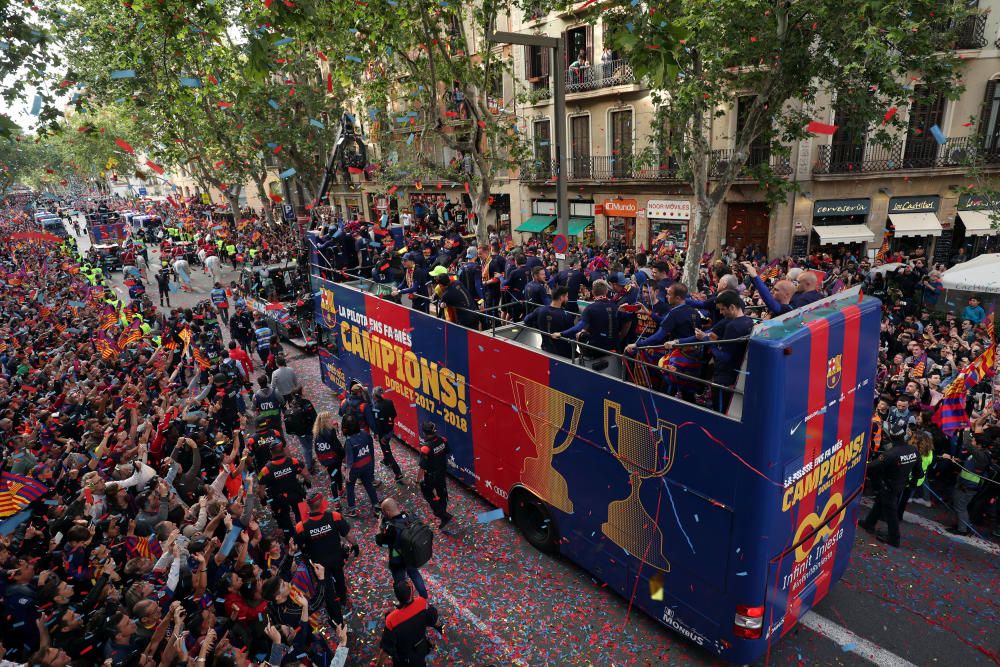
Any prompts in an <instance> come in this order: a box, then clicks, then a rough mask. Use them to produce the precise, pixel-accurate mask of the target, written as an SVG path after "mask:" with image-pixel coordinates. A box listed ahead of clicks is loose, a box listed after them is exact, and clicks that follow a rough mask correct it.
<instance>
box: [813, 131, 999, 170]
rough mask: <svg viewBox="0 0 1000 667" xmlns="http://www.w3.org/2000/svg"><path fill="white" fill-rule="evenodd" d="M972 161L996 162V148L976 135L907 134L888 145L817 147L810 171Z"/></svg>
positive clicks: (939, 165)
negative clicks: (939, 137) (938, 137)
mask: <svg viewBox="0 0 1000 667" xmlns="http://www.w3.org/2000/svg"><path fill="white" fill-rule="evenodd" d="M972 161H981V162H983V163H985V164H987V165H997V164H1000V150H997V149H996V148H987V147H984V146H983V145H982V142H981V141H980V140H979V139H977V138H976V137H953V138H950V139H947V140H945V142H944V143H943V144H939V143H938V142H937V141H936V140H935V139H934V138H933V137H911V138H910V139H909V140H907V141H902V140H900V141H895V142H893V143H891V144H888V145H877V144H876V145H868V144H855V143H834V144H827V145H825V146H820V147H819V158H818V159H817V160H816V164H815V165H814V166H813V173H814V174H867V173H879V172H893V171H907V170H913V169H917V170H919V169H962V168H964V167H965V166H966V165H967V164H969V163H970V162H972Z"/></svg>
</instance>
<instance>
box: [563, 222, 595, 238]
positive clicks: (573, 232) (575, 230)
mask: <svg viewBox="0 0 1000 667" xmlns="http://www.w3.org/2000/svg"><path fill="white" fill-rule="evenodd" d="M592 224H594V219H593V218H570V219H569V232H568V233H569V235H570V236H579V235H580V234H582V233H583V230H585V229H586V228H587V227H590V226H591V225H592Z"/></svg>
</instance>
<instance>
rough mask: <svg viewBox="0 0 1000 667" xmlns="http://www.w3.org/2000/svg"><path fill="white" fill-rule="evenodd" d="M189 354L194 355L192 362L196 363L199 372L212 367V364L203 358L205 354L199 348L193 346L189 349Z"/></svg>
mask: <svg viewBox="0 0 1000 667" xmlns="http://www.w3.org/2000/svg"><path fill="white" fill-rule="evenodd" d="M191 354H193V355H194V360H195V361H197V362H198V366H199V367H200V368H201V370H206V369H208V368H211V367H212V362H211V361H209V360H208V357H206V356H205V353H204V352H202V351H201V348H200V347H198V346H195V347H193V348H191Z"/></svg>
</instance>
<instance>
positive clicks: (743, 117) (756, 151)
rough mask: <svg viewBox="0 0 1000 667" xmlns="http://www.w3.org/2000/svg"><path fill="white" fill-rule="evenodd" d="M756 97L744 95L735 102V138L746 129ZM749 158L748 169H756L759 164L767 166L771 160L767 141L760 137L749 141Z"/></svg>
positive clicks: (758, 135)
mask: <svg viewBox="0 0 1000 667" xmlns="http://www.w3.org/2000/svg"><path fill="white" fill-rule="evenodd" d="M756 98H757V96H756V95H744V96H742V97H740V98H739V99H737V101H736V136H737V137H740V135H742V134H743V132H744V130H745V129H746V125H747V121H748V120H749V117H750V109H751V108H752V107H753V104H754V101H755V100H756ZM749 153H750V155H749V157H747V164H746V166H748V167H756V166H757V165H759V164H767V162H768V161H769V160H770V159H771V144H770V143H769V141H768V140H767V139H764V138H762V137H761V136H760V133H759V132H758V134H757V136H755V137H753V139H752V140H751V141H750V150H749Z"/></svg>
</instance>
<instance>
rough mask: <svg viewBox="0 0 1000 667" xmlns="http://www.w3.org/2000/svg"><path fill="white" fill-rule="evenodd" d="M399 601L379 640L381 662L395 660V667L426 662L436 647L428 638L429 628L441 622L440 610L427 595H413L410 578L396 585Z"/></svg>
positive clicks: (388, 615)
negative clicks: (439, 617)
mask: <svg viewBox="0 0 1000 667" xmlns="http://www.w3.org/2000/svg"><path fill="white" fill-rule="evenodd" d="M393 592H394V593H395V594H396V599H397V600H399V604H397V605H396V609H393V610H392V611H390V612H389V613H388V614H386V617H385V629H384V630H383V631H382V641H381V642H380V643H379V649H380V653H379V657H378V664H379V665H384V664H385V661H386V659H387V658H388V659H389V660H392V665H393V667H415V666H416V665H425V664H427V656H428V654H429V653H430V652H431V651H432V650H433V648H434V646H433V644H431V642H430V640H428V639H427V628H435V629H437V631H438V632H441V627H440V626H439V625H438V611H437V609H435V608H434V606H433V605H431V604H430V603H429V602H427V599H426V598H423V597H421V596H419V595H414V594H413V586H412V585H411V584H410V582H409V581H405V580H404V581H401V582H399V583H397V584H396V585H395V586H393Z"/></svg>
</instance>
